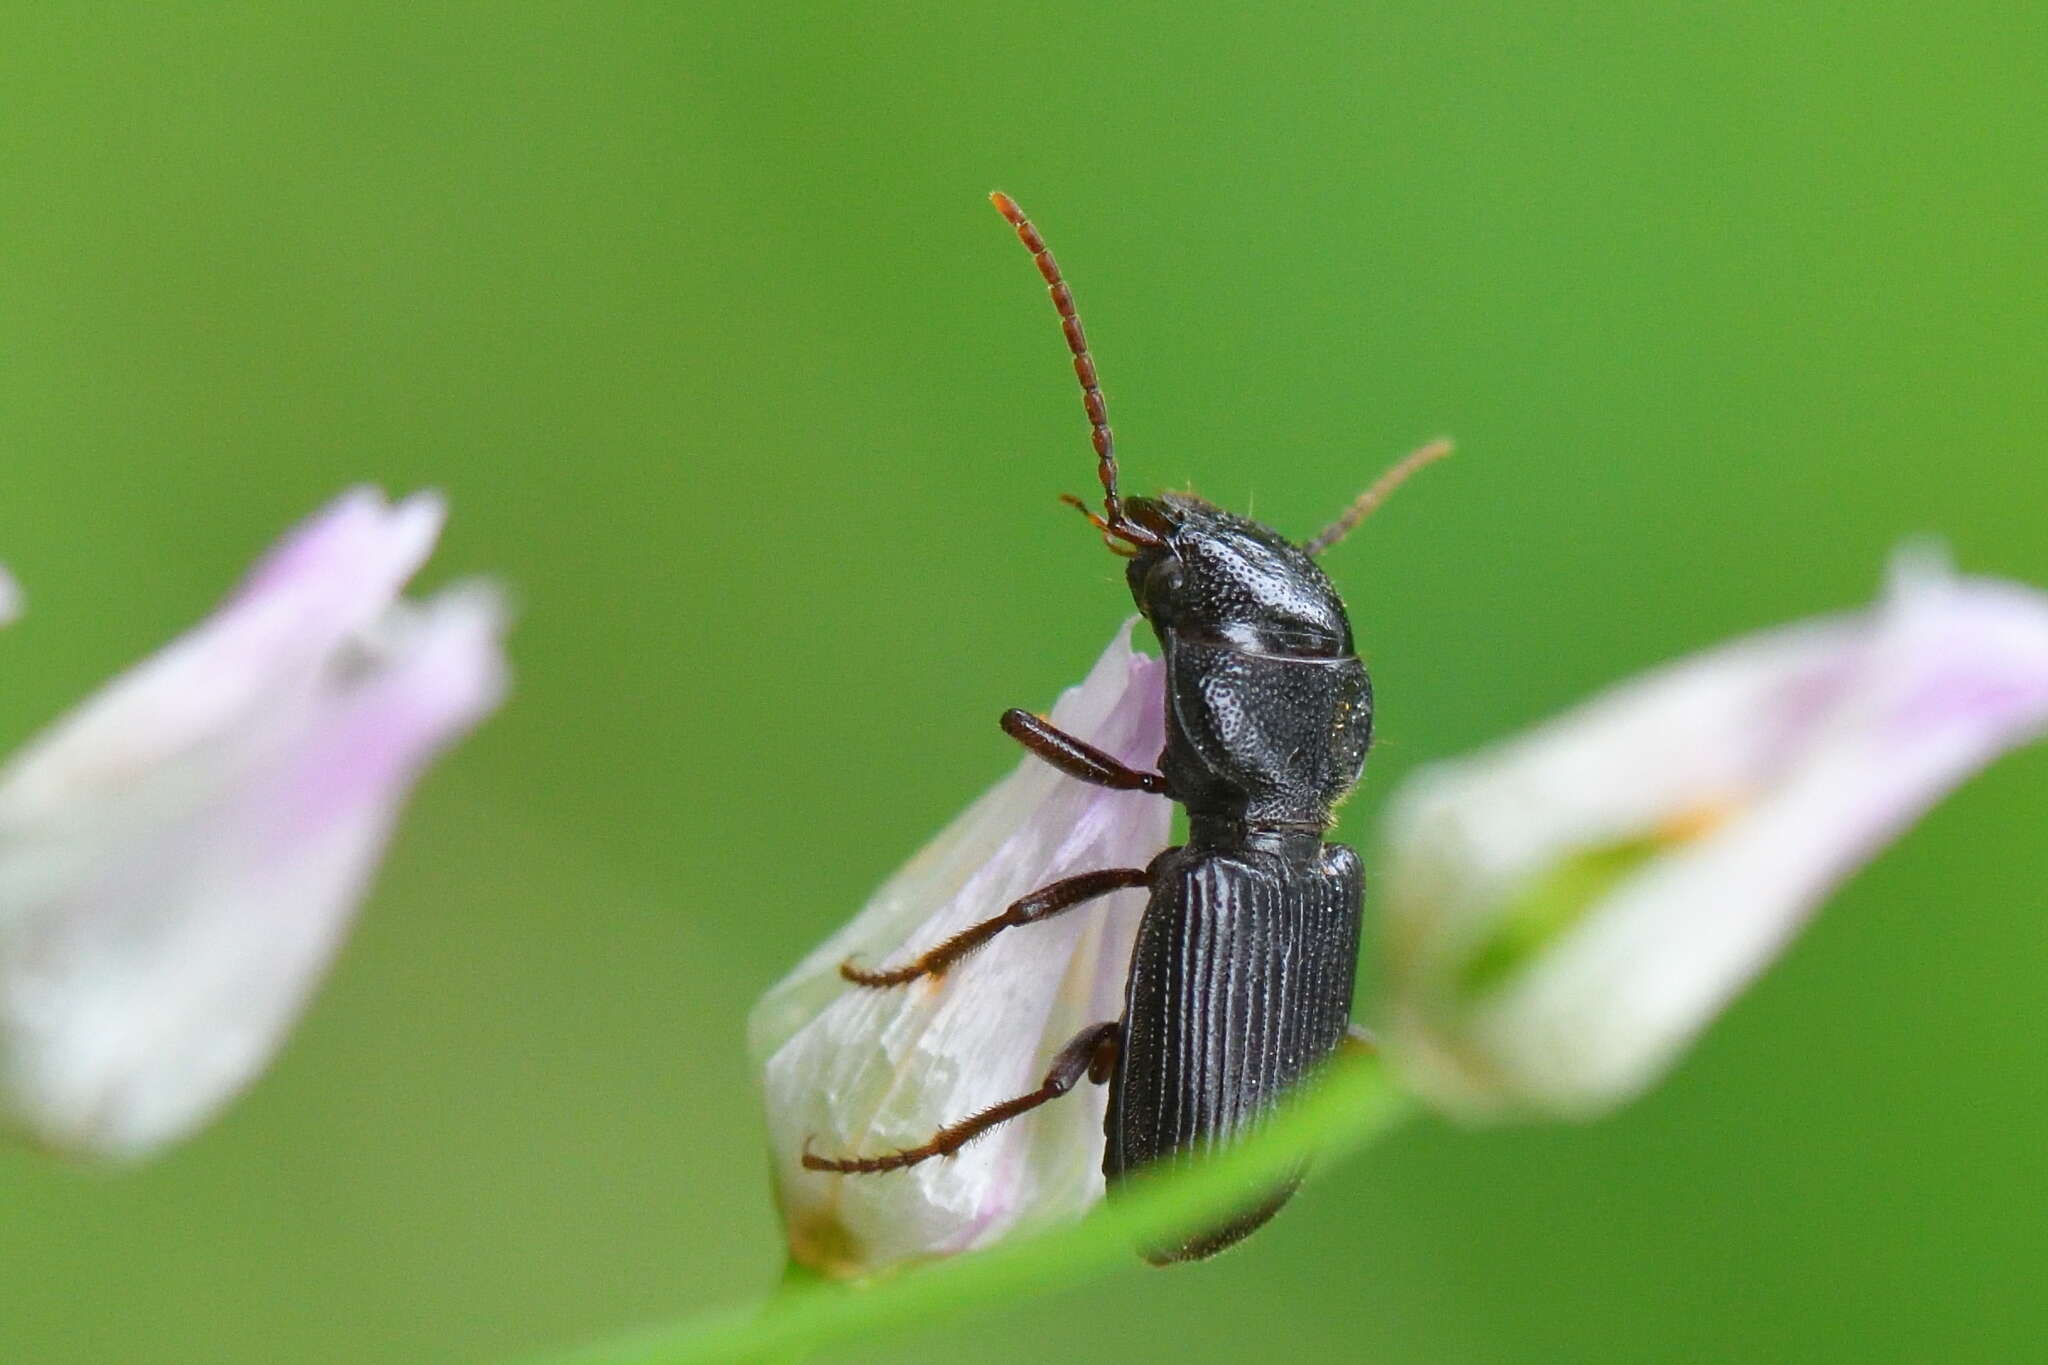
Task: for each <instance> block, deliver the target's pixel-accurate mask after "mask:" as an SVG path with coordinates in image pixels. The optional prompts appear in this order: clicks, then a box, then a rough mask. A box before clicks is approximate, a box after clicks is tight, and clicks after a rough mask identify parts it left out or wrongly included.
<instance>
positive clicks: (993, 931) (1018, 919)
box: [839, 867, 1151, 987]
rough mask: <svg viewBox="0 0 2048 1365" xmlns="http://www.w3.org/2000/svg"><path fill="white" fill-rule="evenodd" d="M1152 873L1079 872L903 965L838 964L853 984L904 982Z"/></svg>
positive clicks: (1139, 883) (1144, 881)
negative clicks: (875, 967)
mask: <svg viewBox="0 0 2048 1365" xmlns="http://www.w3.org/2000/svg"><path fill="white" fill-rule="evenodd" d="M1150 882H1151V874H1149V873H1148V872H1146V871H1145V869H1144V868H1142V867H1111V868H1105V869H1104V870H1102V871H1100V872H1083V873H1081V874H1080V875H1079V876H1077V877H1066V878H1062V879H1061V880H1059V881H1056V882H1054V883H1052V885H1050V886H1042V887H1040V888H1039V889H1038V890H1036V891H1034V892H1032V893H1031V894H1030V895H1028V896H1024V897H1022V898H1020V899H1018V900H1017V901H1015V902H1013V903H1012V904H1011V906H1010V908H1009V909H1007V910H1005V911H1003V913H1002V914H1000V915H997V916H995V917H994V918H992V919H985V920H983V921H982V922H981V923H979V924H974V925H969V926H968V927H967V928H965V929H962V930H961V931H960V932H959V933H957V934H955V935H953V937H951V938H949V939H947V940H945V941H944V942H943V943H940V944H939V945H938V946H936V947H933V948H928V949H926V950H925V951H924V952H922V953H919V954H918V955H917V956H916V957H914V958H912V959H910V961H908V962H906V963H904V964H903V965H902V966H901V967H891V968H888V969H887V970H884V971H874V972H870V971H864V970H863V969H861V968H859V967H856V966H854V965H853V960H852V959H851V958H849V959H847V960H846V961H845V962H842V963H840V964H839V974H840V975H841V976H843V977H845V978H846V979H847V980H848V981H851V982H852V983H853V984H854V985H856V986H875V987H882V986H902V985H905V984H907V983H909V982H912V981H915V980H917V979H918V978H919V977H920V976H937V975H939V973H941V972H943V971H945V970H946V969H947V968H948V967H950V966H952V965H953V964H954V963H955V962H958V961H959V960H960V959H961V958H963V957H966V956H967V955H968V954H969V953H971V952H973V951H974V950H975V949H976V948H979V947H980V946H981V945H982V944H984V943H987V942H988V941H989V940H990V939H992V938H994V937H995V936H996V935H997V934H1000V933H1001V932H1003V930H1005V929H1013V928H1015V927H1017V926H1018V925H1020V924H1036V923H1038V922H1039V921H1040V920H1046V919H1051V918H1052V917H1053V916H1054V915H1057V914H1059V913H1060V912H1061V911H1063V910H1071V909H1073V908H1074V907H1075V906H1077V905H1081V904H1084V903H1086V902H1088V901H1092V900H1094V899H1095V898H1096V897H1097V896H1107V895H1108V894H1109V893H1110V892H1112V891H1126V890H1129V889H1130V888H1132V887H1136V886H1146V885H1149V884H1150Z"/></svg>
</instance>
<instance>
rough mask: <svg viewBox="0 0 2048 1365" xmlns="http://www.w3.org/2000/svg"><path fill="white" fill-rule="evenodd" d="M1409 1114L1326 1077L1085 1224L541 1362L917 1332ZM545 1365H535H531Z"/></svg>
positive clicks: (1401, 1105)
mask: <svg viewBox="0 0 2048 1365" xmlns="http://www.w3.org/2000/svg"><path fill="white" fill-rule="evenodd" d="M1408 1112H1409V1106H1408V1104H1407V1103H1406V1101H1405V1100H1404V1099H1403V1097H1402V1096H1401V1095H1399V1094H1398V1093H1397V1092H1396V1091H1395V1090H1394V1089H1393V1088H1392V1087H1391V1086H1390V1085H1389V1084H1388V1083H1387V1080H1386V1076H1385V1072H1384V1071H1383V1070H1382V1068H1381V1067H1380V1066H1379V1065H1378V1064H1377V1063H1375V1062H1371V1061H1366V1060H1358V1061H1352V1062H1347V1063H1346V1064H1344V1065H1342V1066H1340V1067H1338V1068H1335V1069H1334V1070H1333V1071H1332V1073H1331V1074H1330V1075H1329V1077H1328V1078H1327V1079H1326V1080H1325V1081H1324V1082H1323V1083H1322V1084H1320V1085H1318V1086H1317V1087H1316V1088H1315V1090H1313V1091H1312V1092H1310V1093H1309V1094H1308V1095H1306V1096H1305V1097H1304V1098H1303V1099H1302V1101H1301V1102H1300V1103H1299V1104H1298V1105H1295V1106H1294V1107H1293V1108H1292V1109H1290V1110H1288V1111H1287V1112H1285V1113H1283V1114H1281V1115H1279V1116H1278V1117H1276V1118H1275V1119H1274V1120H1273V1121H1272V1122H1271V1123H1270V1124H1269V1125H1267V1127H1266V1129H1265V1130H1264V1131H1263V1132H1261V1133H1260V1134H1259V1135H1258V1136H1257V1137H1255V1138H1253V1139H1252V1140H1250V1141H1247V1142H1245V1143H1244V1144H1242V1145H1241V1146H1238V1147H1236V1148H1233V1149H1231V1150H1230V1151H1228V1152H1225V1153H1223V1154H1221V1155H1219V1156H1217V1157H1216V1158H1215V1159H1214V1160H1211V1161H1209V1162H1206V1163H1205V1164H1204V1165H1203V1166H1202V1167H1201V1168H1200V1169H1198V1170H1195V1171H1192V1172H1189V1173H1187V1174H1184V1175H1177V1176H1175V1177H1173V1178H1170V1179H1160V1180H1154V1181H1135V1182H1133V1183H1132V1185H1131V1187H1130V1188H1129V1190H1128V1191H1127V1192H1125V1193H1122V1194H1120V1195H1119V1197H1118V1198H1117V1199H1115V1200H1114V1201H1111V1202H1108V1203H1106V1204H1103V1205H1101V1206H1099V1207H1098V1208H1097V1209H1096V1210H1095V1211H1094V1212H1093V1213H1091V1214H1090V1215H1089V1216H1088V1217H1087V1218H1084V1219H1082V1220H1081V1221H1080V1222H1078V1223H1076V1224H1074V1225H1072V1226H1070V1227H1065V1228H1060V1229H1057V1230H1055V1231H1052V1232H1047V1233H1041V1234H1039V1235H1038V1236H1035V1237H1029V1238H1023V1239H1019V1240H1017V1241H1013V1242H1005V1243H1003V1244H1002V1245H1000V1246H997V1247H993V1248H991V1249H989V1250H987V1251H983V1252H977V1253H974V1254H971V1255H966V1256H958V1257H954V1258H952V1259H950V1260H946V1261H940V1262H936V1263H934V1264H931V1265H928V1266H923V1267H919V1268H917V1269H914V1270H906V1271H904V1272H903V1273H901V1274H898V1275H894V1276H891V1277H888V1278H886V1279H880V1280H874V1281H868V1282H865V1283H861V1284H851V1285H838V1284H831V1285H814V1286H809V1287H801V1288H794V1289H788V1290H785V1291H784V1292H782V1293H781V1294H778V1295H777V1296H776V1297H775V1298H773V1299H771V1300H770V1301H769V1302H768V1303H767V1304H766V1305H765V1306H763V1307H756V1308H745V1309H722V1310H718V1311H715V1312H711V1313H707V1314H705V1315H703V1316H701V1317H697V1318H693V1319H690V1320H688V1321H685V1322H679V1323H673V1324H670V1325H667V1326H661V1327H653V1328H649V1329H646V1330H643V1331H640V1332H637V1333H633V1334H631V1335H629V1336H625V1337H621V1338H618V1339H615V1340H613V1341H609V1342H602V1343H599V1344H596V1345H592V1346H586V1347H583V1348H581V1349H578V1350H574V1351H570V1352H567V1353H565V1354H561V1355H556V1356H551V1357H548V1358H547V1359H546V1362H545V1363H544V1365H688V1363H689V1362H699V1361H734V1360H753V1361H758V1360H763V1359H791V1358H796V1357H799V1356H801V1355H802V1354H803V1353H806V1352H808V1351H811V1350H815V1349H817V1348H819V1347H821V1346H825V1345H829V1344H833V1343H837V1342H845V1341H849V1340H853V1339H856V1338H860V1337H866V1336H871V1335H873V1334H875V1333H878V1332H883V1331H886V1330H888V1329H890V1328H894V1327H903V1326H910V1325H917V1326H924V1325H928V1324H930V1323H932V1322H935V1321H937V1320H938V1319H940V1318H941V1317H943V1316H946V1315H948V1314H952V1313H958V1312H962V1311H964V1310H966V1309H968V1308H971V1307H974V1306H976V1305H979V1304H984V1303H991V1302H997V1301H1000V1300H1003V1299H1007V1298H1012V1297H1016V1296H1018V1295H1020V1294H1024V1293H1028V1292H1032V1291H1036V1290H1043V1289H1049V1288H1054V1287H1057V1286H1059V1285H1062V1284H1068V1283H1072V1282H1074V1281H1078V1280H1082V1279H1086V1278H1089V1277H1091V1276H1094V1275H1098V1274H1101V1273H1103V1272H1105V1271H1114V1270H1120V1269H1124V1268H1127V1267H1134V1266H1136V1265H1137V1264H1138V1260H1137V1257H1136V1255H1135V1253H1134V1252H1133V1251H1132V1248H1133V1247H1135V1246H1139V1245H1143V1244H1156V1243H1159V1242H1163V1241H1166V1240H1168V1239H1170V1238H1172V1237H1173V1236H1175V1235H1176V1234H1178V1233H1180V1232H1183V1231H1185V1230H1186V1229H1188V1228H1191V1227H1196V1226H1199V1225H1201V1224H1202V1223H1203V1222H1204V1221H1206V1220H1209V1219H1213V1218H1215V1217H1216V1216H1218V1215H1219V1214H1227V1213H1228V1212H1229V1211H1230V1210H1232V1209H1235V1208H1237V1207H1239V1206H1240V1205H1241V1204H1242V1202H1243V1200H1244V1194H1245V1191H1246V1190H1247V1189H1260V1188H1264V1187H1266V1186H1269V1185H1271V1184H1272V1183H1273V1182H1274V1181H1276V1180H1279V1179H1283V1178H1284V1177H1285V1176H1286V1175H1287V1173H1288V1172H1289V1171H1291V1170H1292V1169H1294V1167H1295V1165H1296V1163H1297V1162H1298V1161H1299V1160H1300V1159H1301V1157H1302V1155H1303V1154H1304V1153H1305V1152H1310V1151H1315V1152H1319V1153H1322V1154H1324V1155H1326V1156H1328V1155H1335V1154H1338V1153H1341V1152H1344V1151H1347V1150H1349V1149H1351V1148H1353V1147H1357V1146H1360V1145H1362V1144H1364V1143H1366V1142H1368V1141H1370V1140H1372V1139H1374V1138H1376V1137H1379V1136H1380V1135H1382V1134H1384V1133H1386V1132H1388V1131H1389V1130H1391V1129H1392V1128H1393V1127H1395V1126H1396V1125H1397V1124H1398V1123H1399V1122H1400V1120H1401V1119H1402V1118H1404V1117H1405V1116H1406V1115H1407V1114H1408ZM536 1365H543V1362H536Z"/></svg>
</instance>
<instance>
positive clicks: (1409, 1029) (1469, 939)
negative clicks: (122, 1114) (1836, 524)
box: [1384, 553, 2048, 1118]
mask: <svg viewBox="0 0 2048 1365" xmlns="http://www.w3.org/2000/svg"><path fill="white" fill-rule="evenodd" d="M2044 730H2048V594H2043V593H2041V592H2038V591H2035V590H2033V589H2030V588H2026V587H2021V586H2019V585H2016V584H2011V583H2003V582H1998V581H1994V580H1988V579H1971V578H1958V577H1956V576H1955V575H1954V574H1953V573H1952V571H1950V570H1949V569H1948V568H1947V567H1946V565H1945V564H1943V563H1941V562H1939V560H1938V558H1937V557H1935V556H1933V555H1932V554H1924V553H1923V554H1908V555H1904V556H1901V557H1900V559H1899V561H1898V562H1897V563H1896V565H1895V567H1894V571H1893V581H1892V584H1891V587H1890V591H1889V592H1888V593H1887V595H1886V597H1885V600H1884V601H1883V602H1882V603H1880V604H1879V605H1878V606H1876V607H1875V608H1873V609H1870V610H1868V611H1866V612H1863V613H1860V614H1855V615H1849V616H1841V617H1835V618H1830V619H1825V620H1820V621H1814V622H1809V623H1804V624H1799V625H1794V626H1789V627H1785V628H1782V629H1779V630H1775V631H1771V632H1769V633H1766V634H1762V635H1757V636H1752V637H1749V638H1746V639H1743V640H1739V641H1736V642H1734V643H1732V644H1728V645H1725V646H1722V647H1720V648H1718V649H1715V650H1712V651H1710V652H1708V653H1705V654H1702V655H1699V656H1696V657H1694V658H1691V659H1687V660H1684V661H1681V662H1679V663H1677V664H1674V665H1670V666H1667V667H1665V668H1663V669H1660V670H1658V671H1656V672H1653V673H1651V674H1649V675H1647V676H1645V677H1643V678H1640V679H1637V680H1635V681H1632V682H1630V683H1627V684H1624V685H1623V686H1621V687H1618V688H1616V689H1615V690H1613V691H1611V692H1609V693H1607V694H1605V695H1603V696H1601V697H1599V698H1596V699H1595V700H1593V701H1592V702H1590V703H1588V704H1586V705H1584V706H1582V707H1580V708H1578V709H1577V710H1575V711H1572V712H1570V713H1569V714H1567V715H1565V716H1563V717H1561V718H1559V719H1557V720H1554V721H1551V722H1549V723H1548V724H1546V725H1544V726H1542V727H1540V728H1538V729H1537V730H1535V731H1533V732H1531V733H1530V734H1528V735H1526V736H1523V737H1521V738H1518V739H1515V740H1513V741H1511V742H1509V743H1506V744H1503V745H1501V746H1499V747H1497V748H1495V749H1492V750H1489V751H1486V752H1483V753H1480V754H1478V755H1476V756H1473V757H1470V758H1467V759H1464V760H1461V761H1458V762H1454V763H1446V764H1442V765H1439V766H1437V767H1434V768H1430V769H1426V770H1425V771H1423V772H1422V773H1420V774H1418V775H1417V776H1416V777H1415V778H1414V779H1413V780H1412V781H1411V782H1409V783H1408V784H1407V785H1406V786H1405V787H1403V788H1402V790H1401V791H1400V792H1399V793H1398V794H1397V797H1396V799H1395V802H1394V806H1393V809H1392V812H1391V815H1390V817H1389V822H1388V828H1387V837H1386V845H1387V848H1388V853H1389V856H1388V859H1387V860H1386V862H1385V864H1384V866H1385V869H1386V871H1385V883H1384V884H1385V886H1386V892H1387V905H1388V910H1387V926H1386V929H1387V969H1386V974H1387V981H1388V986H1389V990H1390V994H1391V1000H1390V1017H1389V1019H1388V1021H1387V1037H1386V1042H1387V1045H1388V1048H1389V1051H1390V1054H1391V1057H1392V1060H1393V1062H1394V1063H1395V1065H1396V1066H1397V1067H1399V1068H1400V1070H1401V1071H1402V1073H1403V1074H1404V1075H1405V1078H1406V1080H1407V1082H1408V1083H1409V1084H1410V1085H1412V1086H1413V1087H1414V1088H1415V1089H1416V1090H1417V1091H1418V1092H1420V1093H1421V1094H1422V1095H1423V1096H1424V1097H1426V1098H1427V1099H1429V1100H1430V1101H1432V1102H1433V1103H1435V1104H1437V1105H1438V1106H1440V1107H1442V1108H1445V1109H1447V1110H1450V1111H1451V1112H1454V1113H1457V1114H1460V1115H1462V1116H1465V1117H1470V1118H1488V1117H1506V1116H1514V1115H1545V1114H1548V1115H1562V1116H1585V1115H1591V1114H1596V1113H1599V1112H1600V1111H1602V1110H1605V1109H1607V1108H1610V1107H1612V1106H1614V1105H1616V1104H1619V1103H1621V1102H1622V1101H1624V1100H1627V1099H1628V1098H1630V1097H1632V1096H1633V1095H1635V1094H1636V1093H1638V1092H1639V1091H1641V1090H1642V1089H1644V1088H1645V1087H1646V1086H1648V1085H1650V1084H1651V1083H1652V1082H1654V1081H1655V1080H1656V1078H1657V1077H1658V1076H1659V1075H1660V1074H1661V1073H1662V1072H1663V1071H1664V1070H1665V1068H1666V1067H1668V1066H1669V1065H1670V1064H1671V1063H1672V1062H1673V1060H1674V1059H1675V1058H1676V1057H1677V1055H1678V1054H1679V1053H1680V1052H1681V1051H1682V1050H1683V1049H1684V1047H1685V1046H1686V1044H1687V1043H1688V1042H1689V1041H1690V1040H1691V1038H1692V1037H1693V1036H1694V1035H1695V1034H1696V1033H1697V1032H1698V1031H1699V1030H1700V1029H1701V1028H1703V1027H1704V1026H1705V1025H1706V1024H1707V1023H1708V1022H1709V1021H1710V1020H1711V1019H1712V1018H1713V1016H1714V1015H1715V1014H1716V1013H1717V1012H1718V1011H1719V1010H1720V1009H1721V1007H1722V1006H1723V1005H1724V1004H1725V1003H1726V1002H1727V1001H1728V999H1729V998H1730V997H1731V996H1733V995H1734V994H1735V993H1736V992H1737V991H1739V990H1740V989H1741V988H1742V986H1743V985H1744V984H1746V983H1747V982H1748V980H1749V979H1750V978H1751V977H1752V976H1754V975H1755V974H1756V973H1757V972H1758V971H1759V970H1761V969H1762V967H1763V966H1764V965H1765V964H1766V963H1767V962H1768V961H1769V960H1770V959H1771V957H1772V956H1773V955H1774V954H1775V953H1776V952H1777V951H1778V949H1779V948H1780V947H1782V946H1783V944H1784V943H1785V942H1786V940H1787V939H1788V938H1789V937H1791V935H1792V934H1793V933H1794V932H1796V931H1797V929H1798V927H1799V926H1800V924H1801V923H1802V922H1803V921H1804V920H1805V918H1806V916H1807V915H1808V914H1809V913H1810V912H1811V911H1812V910H1813V909H1814V908H1815V907H1816V906H1817V905H1818V904H1819V903H1820V902H1821V900H1822V899H1823V898H1824V897H1825V896H1826V895H1827V894H1828V892H1829V891H1830V890H1831V889H1832V888H1833V887H1834V886H1835V885H1836V884H1837V883H1838V882H1840V881H1841V880H1842V879H1843V878H1844V877H1846V876H1848V875H1849V874H1850V873H1851V872H1853V871H1854V870H1855V869H1856V868H1857V867H1858V866H1860V865H1861V864H1862V863H1863V862H1864V861H1866V860H1867V859H1869V858H1870V857H1872V856H1873V855H1874V854H1875V853H1876V851H1877V850H1878V849H1879V848H1881V847H1882V846H1883V845H1884V844H1885V842H1886V841H1887V840H1889V839H1890V838H1892V837H1893V836H1894V835H1896V834H1897V833H1899V832H1900V831H1901V830H1902V829H1904V828H1905V827H1906V826H1907V825H1908V824H1910V823H1911V822H1912V821H1913V820H1914V819H1915V818H1916V817H1917V816H1919V815H1920V814H1921V813H1922V812H1923V811H1924V810H1926V809H1927V807H1929V806H1930V805H1932V804H1933V803H1934V802H1935V801H1936V800H1938V799H1939V798H1940V797H1941V796H1942V795H1943V794H1944V793H1945V792H1947V791H1948V790H1949V789H1950V788H1952V787H1953V786H1955V784H1957V783H1958V782H1960V781H1961V780H1962V779H1963V778H1965V777H1966V776H1968V775H1969V774H1970V773H1971V772H1973V771H1974V770H1976V769H1977V768H1979V767H1981V766H1982V765H1984V764H1985V763H1987V762H1989V761H1990V760H1991V759H1993V758H1994V757H1996V756H1997V755H1998V754H1999V753H2001V752H2002V751H2004V750H2006V749H2008V748H2011V747H2013V746H2015V745H2018V744H2020V743H2022V742H2024V741H2026V740H2028V739H2031V738H2035V737H2038V736H2040V735H2041V734H2042V733H2043V732H2044Z"/></svg>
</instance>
